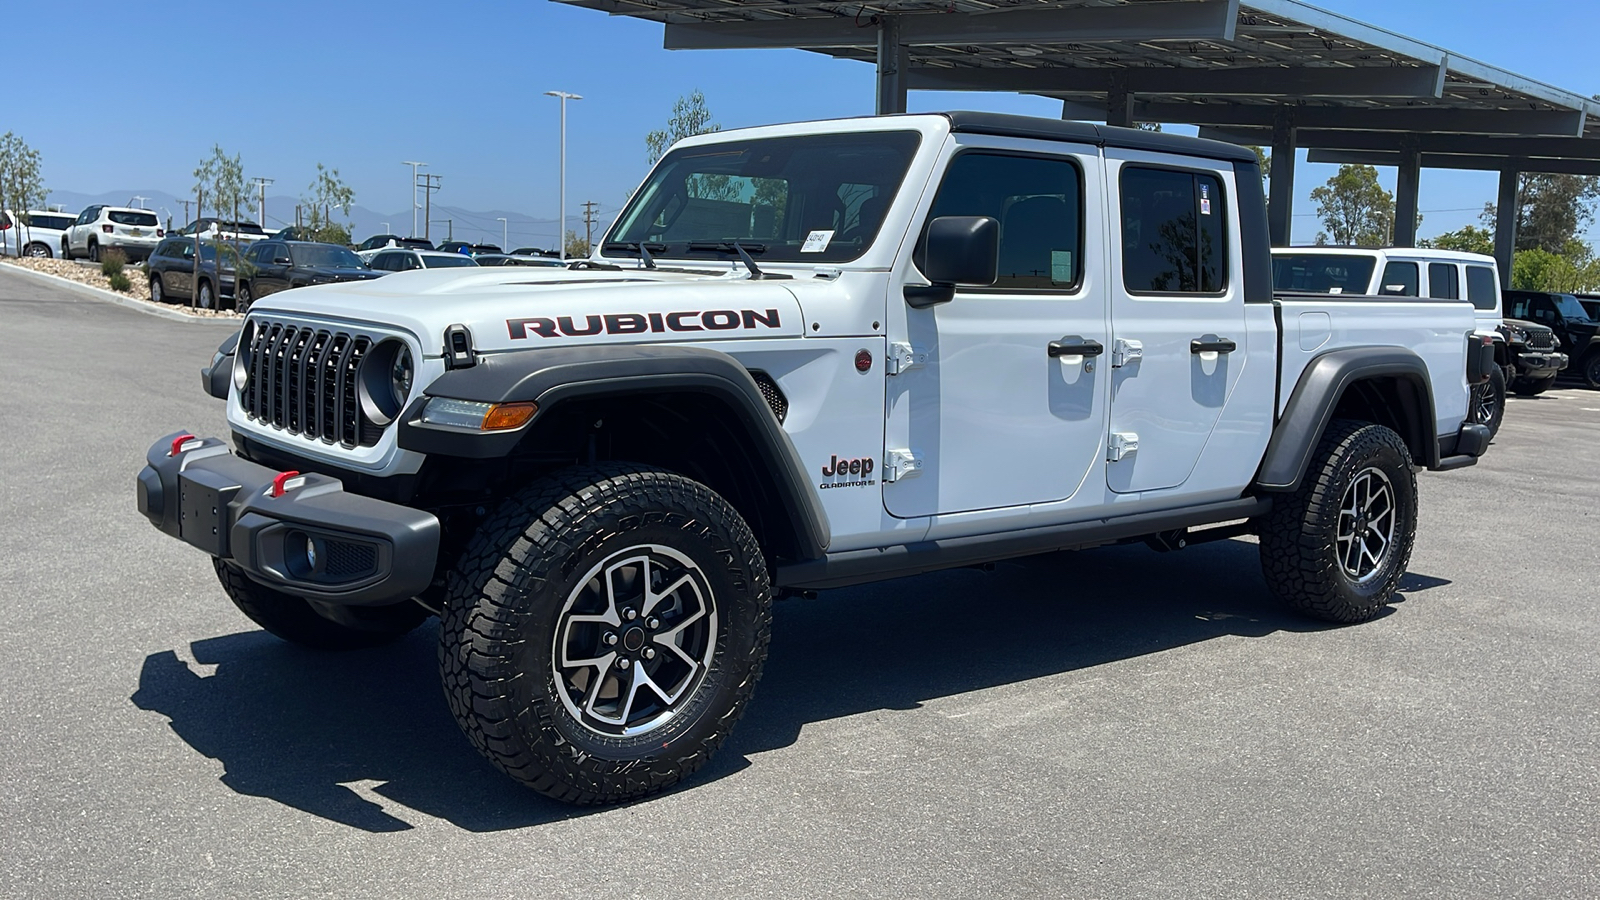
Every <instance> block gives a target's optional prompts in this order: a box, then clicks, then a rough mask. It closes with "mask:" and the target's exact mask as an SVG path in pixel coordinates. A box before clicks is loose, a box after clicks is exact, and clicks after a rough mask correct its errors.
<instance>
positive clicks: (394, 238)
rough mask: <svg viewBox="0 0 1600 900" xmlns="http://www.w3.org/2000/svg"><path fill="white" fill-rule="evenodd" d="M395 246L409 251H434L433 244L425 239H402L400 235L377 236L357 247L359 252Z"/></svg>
mask: <svg viewBox="0 0 1600 900" xmlns="http://www.w3.org/2000/svg"><path fill="white" fill-rule="evenodd" d="M390 244H393V245H394V246H396V247H404V248H406V249H407V250H432V249H433V242H431V241H428V240H426V239H424V238H417V237H401V236H400V235H398V234H375V235H373V236H372V237H369V238H367V239H366V240H364V241H362V242H361V243H359V244H357V245H356V249H357V250H381V249H383V248H384V247H387V246H389V245H390Z"/></svg>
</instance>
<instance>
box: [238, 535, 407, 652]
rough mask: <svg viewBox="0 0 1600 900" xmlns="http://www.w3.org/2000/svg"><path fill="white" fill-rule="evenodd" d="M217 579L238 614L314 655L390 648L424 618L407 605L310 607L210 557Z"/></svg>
mask: <svg viewBox="0 0 1600 900" xmlns="http://www.w3.org/2000/svg"><path fill="white" fill-rule="evenodd" d="M211 561H212V562H213V563H214V564H215V565H216V568H217V580H218V581H220V582H222V589H223V590H224V591H225V592H227V594H228V599H230V600H232V601H233V605H234V606H237V607H239V611H240V612H242V613H244V614H245V615H246V616H249V617H250V621H252V622H254V623H256V624H257V625H260V626H261V627H262V628H265V629H266V630H267V631H269V632H271V633H272V634H274V635H276V636H278V637H280V638H282V639H284V640H286V641H288V642H289V643H291V644H299V645H301V646H302V647H310V648H311V649H313V650H358V649H361V648H363V647H379V646H382V645H384V644H390V643H393V642H395V641H397V640H399V639H400V638H402V637H404V636H405V635H406V634H408V633H410V632H411V630H412V629H414V628H416V627H417V626H418V625H421V624H422V622H423V620H425V619H427V618H428V611H427V610H425V609H423V608H422V607H421V606H419V605H417V604H416V603H413V602H411V601H406V602H405V603H399V604H396V605H394V606H334V605H332V604H327V603H313V602H311V601H309V600H306V599H304V598H302V597H295V596H293V595H290V594H285V593H283V592H282V591H275V590H273V589H271V588H268V587H263V586H262V585H259V584H256V583H255V582H254V581H251V580H250V579H249V578H246V577H245V574H244V573H243V572H241V571H239V570H238V569H236V568H234V567H233V566H232V565H229V564H228V563H226V562H223V561H222V560H220V559H216V558H215V557H213V558H212V560H211Z"/></svg>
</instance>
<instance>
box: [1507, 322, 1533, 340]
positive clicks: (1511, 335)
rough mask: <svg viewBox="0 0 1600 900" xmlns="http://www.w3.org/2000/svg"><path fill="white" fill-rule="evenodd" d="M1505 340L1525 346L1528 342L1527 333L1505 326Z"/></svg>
mask: <svg viewBox="0 0 1600 900" xmlns="http://www.w3.org/2000/svg"><path fill="white" fill-rule="evenodd" d="M1506 340H1508V341H1512V342H1513V343H1517V344H1526V343H1527V342H1528V332H1526V331H1524V330H1522V329H1521V328H1515V327H1511V326H1507V327H1506Z"/></svg>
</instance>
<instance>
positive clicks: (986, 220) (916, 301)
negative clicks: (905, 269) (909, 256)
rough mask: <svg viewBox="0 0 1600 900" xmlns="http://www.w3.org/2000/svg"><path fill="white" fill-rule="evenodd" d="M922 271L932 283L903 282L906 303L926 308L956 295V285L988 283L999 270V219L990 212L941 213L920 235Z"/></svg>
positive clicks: (944, 301)
mask: <svg viewBox="0 0 1600 900" xmlns="http://www.w3.org/2000/svg"><path fill="white" fill-rule="evenodd" d="M922 240H923V245H922V254H921V256H922V260H923V262H922V269H923V274H925V275H927V276H928V280H929V281H931V282H933V284H931V285H928V286H923V285H911V284H908V285H906V286H905V298H906V303H908V304H909V305H911V306H912V307H913V308H915V309H927V308H928V307H930V306H934V305H936V304H939V303H949V302H950V301H951V300H954V299H955V296H956V285H991V284H994V283H995V281H996V280H997V279H998V278H999V272H1000V223H999V222H998V221H996V220H995V219H994V217H993V216H940V217H939V218H937V219H934V220H933V221H932V222H929V223H928V230H927V233H926V234H924V235H923V239H922Z"/></svg>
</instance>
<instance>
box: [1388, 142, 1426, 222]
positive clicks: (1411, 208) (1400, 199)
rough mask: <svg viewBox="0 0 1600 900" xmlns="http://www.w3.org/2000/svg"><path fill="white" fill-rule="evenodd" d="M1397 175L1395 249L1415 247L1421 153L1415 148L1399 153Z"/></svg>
mask: <svg viewBox="0 0 1600 900" xmlns="http://www.w3.org/2000/svg"><path fill="white" fill-rule="evenodd" d="M1397 168H1398V170H1399V175H1398V176H1397V177H1396V179H1395V185H1394V235H1393V240H1392V243H1393V244H1394V246H1396V247H1415V246H1416V245H1417V192H1418V191H1419V189H1420V187H1421V180H1422V153H1421V151H1419V150H1418V149H1417V148H1416V147H1414V146H1413V147H1409V148H1407V149H1404V150H1401V151H1400V165H1399V166H1398V167H1397Z"/></svg>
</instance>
